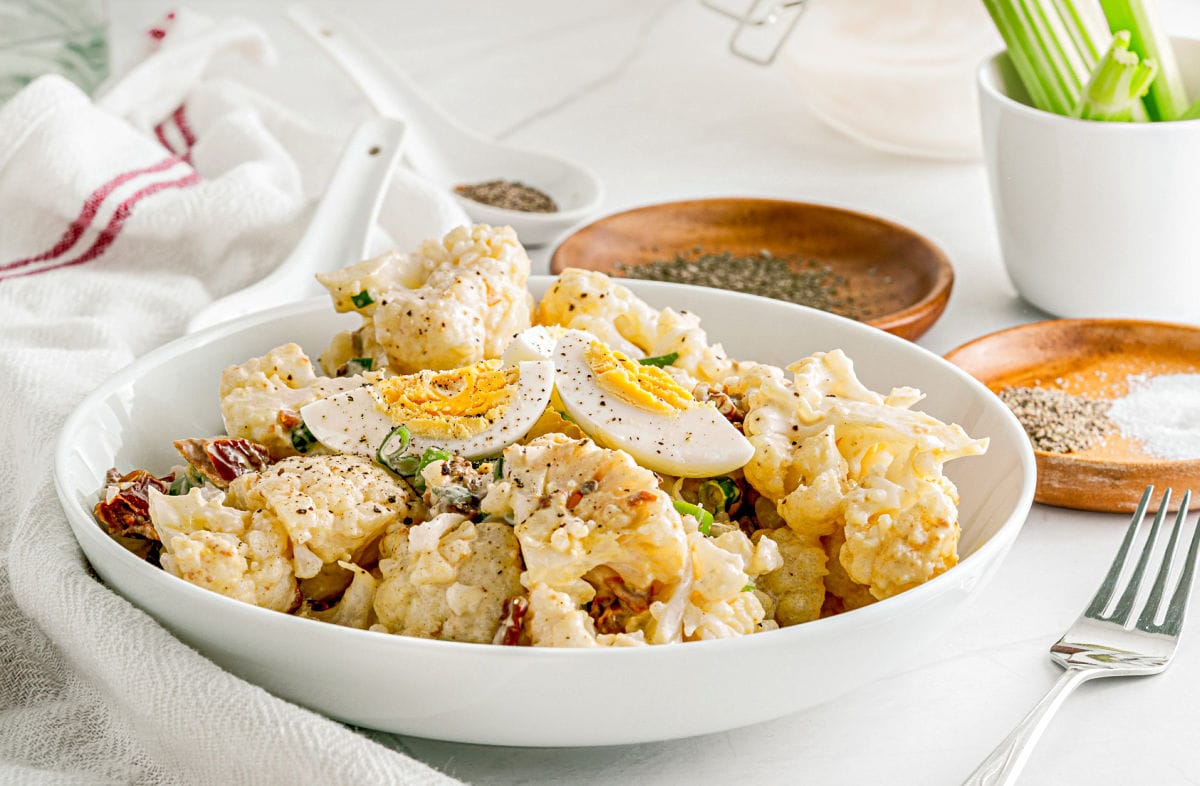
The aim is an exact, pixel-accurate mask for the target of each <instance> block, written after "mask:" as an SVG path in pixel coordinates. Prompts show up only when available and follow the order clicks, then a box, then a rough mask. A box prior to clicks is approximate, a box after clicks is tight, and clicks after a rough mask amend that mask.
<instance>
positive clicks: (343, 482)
mask: <svg viewBox="0 0 1200 786" xmlns="http://www.w3.org/2000/svg"><path fill="white" fill-rule="evenodd" d="M229 501H230V504H232V505H235V506H236V507H239V508H242V509H245V510H250V511H254V513H253V514H252V515H253V517H254V519H255V520H256V521H258V520H265V521H269V522H272V523H274V522H278V524H279V525H280V526H282V527H283V528H284V530H285V531H286V532H287V534H288V537H289V538H290V539H291V542H292V556H293V561H294V569H295V572H296V575H297V576H299V577H300V578H302V579H307V578H311V577H313V576H316V575H317V574H318V573H320V572H321V569H322V567H323V566H325V565H328V564H330V563H336V562H338V561H339V560H346V561H350V562H354V561H356V559H357V556H358V553H359V552H360V551H361V550H362V549H364V548H365V547H366V546H367V545H368V544H370V543H371V542H372V541H374V540H375V539H376V538H378V537H379V535H380V534H381V533H382V532H383V531H384V530H385V529H386V528H387V527H388V525H390V524H393V523H396V522H401V521H404V520H406V519H407V520H408V521H413V520H414V519H415V518H416V517H418V516H421V515H422V514H423V512H424V511H423V505H422V503H421V502H420V499H419V498H418V497H417V496H416V495H415V494H414V493H413V492H412V490H411V489H410V488H409V487H408V486H407V485H405V484H403V483H402V482H400V481H397V480H396V479H394V478H393V476H392V475H391V474H390V473H388V472H387V471H386V470H384V469H383V468H381V467H379V466H377V465H375V464H373V463H371V462H370V461H367V460H366V459H364V458H361V457H359V456H350V455H337V456H293V457H292V458H287V459H284V460H282V461H280V462H277V463H275V464H272V465H271V466H270V467H268V468H267V469H266V470H265V471H263V472H251V473H249V474H246V475H242V476H241V477H239V478H237V479H236V480H234V481H233V483H231V484H230V485H229Z"/></svg>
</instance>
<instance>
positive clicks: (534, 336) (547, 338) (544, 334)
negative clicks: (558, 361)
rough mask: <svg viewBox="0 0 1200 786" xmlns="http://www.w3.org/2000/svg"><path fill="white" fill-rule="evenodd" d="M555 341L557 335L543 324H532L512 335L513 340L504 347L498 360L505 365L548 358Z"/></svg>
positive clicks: (552, 351)
mask: <svg viewBox="0 0 1200 786" xmlns="http://www.w3.org/2000/svg"><path fill="white" fill-rule="evenodd" d="M557 341H558V336H555V335H554V334H552V333H551V332H550V330H549V329H547V328H546V327H545V326H544V325H534V326H533V327H531V328H526V329H525V330H522V331H521V332H520V333H518V334H517V335H515V336H513V340H512V341H510V342H509V344H508V346H507V347H505V348H504V354H503V355H501V356H500V362H501V363H502V364H503V365H505V366H515V365H516V364H518V363H520V362H521V361H524V360H550V358H551V356H553V355H554V345H555V343H556V342H557Z"/></svg>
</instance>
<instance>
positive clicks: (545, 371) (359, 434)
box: [300, 360, 554, 458]
mask: <svg viewBox="0 0 1200 786" xmlns="http://www.w3.org/2000/svg"><path fill="white" fill-rule="evenodd" d="M553 391H554V364H553V363H552V362H550V361H548V360H534V361H523V362H521V363H518V364H517V365H516V366H515V367H513V368H500V364H499V363H498V362H497V361H494V360H485V361H481V362H479V363H475V364H473V365H470V366H464V367H463V368H456V369H450V370H448V371H419V372H417V373H416V374H408V375H405V376H399V377H389V378H387V379H383V380H380V381H379V382H376V383H374V384H372V385H364V386H362V387H360V388H355V389H354V390H348V391H346V392H345V393H339V394H337V395H335V396H330V397H329V398H324V399H319V400H317V401H314V402H312V403H311V404H308V405H306V406H304V407H302V408H301V410H300V416H301V417H302V418H304V424H305V425H306V426H307V427H308V430H309V431H311V432H312V435H313V436H314V437H316V439H317V441H318V442H320V443H321V444H322V445H325V446H326V447H329V448H332V449H333V450H337V451H341V452H343V453H357V454H358V455H361V456H369V457H372V458H373V457H374V456H375V453H376V451H378V450H379V446H380V445H382V444H383V440H384V439H385V438H386V437H387V436H388V434H390V433H391V432H392V430H393V429H395V428H396V427H397V426H400V425H403V426H404V427H405V428H407V429H408V432H409V434H410V435H411V442H410V443H409V448H408V450H409V452H411V453H417V454H419V453H421V452H422V451H423V450H424V449H425V448H431V447H437V448H442V449H444V450H448V451H450V452H451V453H454V454H456V455H459V456H463V457H464V458H482V457H484V456H493V455H496V454H498V453H500V451H502V450H503V449H504V448H506V447H508V446H509V445H511V444H512V443H514V442H516V441H517V440H519V439H521V438H522V437H524V436H525V435H526V434H528V433H529V430H530V429H531V428H533V424H534V423H536V422H537V419H538V418H539V417H541V416H542V413H543V412H545V410H546V405H547V404H548V403H549V402H550V394H551V393H552V392H553Z"/></svg>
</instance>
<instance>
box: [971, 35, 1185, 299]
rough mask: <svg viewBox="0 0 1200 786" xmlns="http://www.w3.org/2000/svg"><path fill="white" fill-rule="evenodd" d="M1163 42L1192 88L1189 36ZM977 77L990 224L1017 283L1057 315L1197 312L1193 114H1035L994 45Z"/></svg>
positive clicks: (1019, 289) (1023, 292) (1021, 290)
mask: <svg viewBox="0 0 1200 786" xmlns="http://www.w3.org/2000/svg"><path fill="white" fill-rule="evenodd" d="M1172 43H1173V45H1174V50H1175V54H1176V56H1177V58H1178V60H1179V66H1180V70H1181V72H1182V73H1183V74H1184V75H1185V77H1187V78H1186V79H1185V81H1186V82H1187V83H1188V85H1187V86H1188V88H1189V95H1191V96H1193V97H1195V96H1200V41H1196V40H1193V39H1186V38H1175V39H1172ZM978 76H979V106H980V118H981V122H982V130H983V150H984V162H985V163H986V165H987V172H988V180H989V182H990V183H991V191H992V206H993V208H994V209H995V215H996V229H997V231H998V233H999V236H1000V250H1001V252H1002V253H1003V255H1004V266H1005V268H1006V269H1007V271H1008V276H1009V278H1010V279H1012V283H1013V286H1015V287H1016V289H1017V292H1019V293H1020V294H1021V296H1022V297H1024V298H1025V299H1026V300H1028V301H1029V302H1030V303H1032V304H1033V305H1035V306H1037V307H1038V308H1040V309H1042V310H1043V311H1047V312H1049V313H1051V314H1054V315H1056V316H1060V317H1080V318H1085V317H1113V318H1133V319H1159V320H1174V321H1194V320H1196V319H1198V318H1200V298H1198V297H1197V293H1198V292H1200V264H1197V254H1196V245H1195V234H1196V233H1195V224H1196V205H1197V204H1200V176H1198V175H1200V120H1183V121H1175V122H1169V123H1102V122H1096V121H1091V120H1077V119H1075V118H1072V117H1064V116H1062V115H1056V114H1053V113H1051V112H1043V111H1041V110H1039V109H1035V108H1034V107H1032V106H1030V105H1029V96H1028V93H1027V92H1026V91H1025V89H1024V87H1023V86H1022V85H1021V83H1020V79H1019V78H1018V77H1017V75H1016V73H1015V71H1014V70H1013V68H1012V65H1011V63H1010V62H1009V60H1008V55H1007V54H1004V53H1001V54H998V55H996V56H994V57H992V58H990V59H989V60H987V61H986V62H985V63H984V64H983V65H982V66H981V67H980V68H979V74H978Z"/></svg>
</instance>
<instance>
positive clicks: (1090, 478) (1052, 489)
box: [946, 319, 1200, 512]
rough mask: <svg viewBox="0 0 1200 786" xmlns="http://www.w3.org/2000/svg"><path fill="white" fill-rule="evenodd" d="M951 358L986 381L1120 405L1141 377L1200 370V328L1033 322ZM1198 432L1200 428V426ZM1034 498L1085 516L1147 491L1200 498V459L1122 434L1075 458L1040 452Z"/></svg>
mask: <svg viewBox="0 0 1200 786" xmlns="http://www.w3.org/2000/svg"><path fill="white" fill-rule="evenodd" d="M946 359H947V360H949V361H950V362H951V363H954V364H955V365H957V366H959V367H960V368H962V369H964V370H965V371H967V372H968V373H969V374H971V375H972V376H974V377H975V378H977V379H979V380H980V381H981V382H983V383H984V384H985V385H987V386H988V387H989V388H991V390H992V391H993V392H997V391H999V390H1001V389H1002V388H1006V387H1046V388H1058V389H1060V390H1063V391H1064V392H1066V393H1070V394H1072V395H1084V396H1088V397H1089V398H1098V399H1116V398H1120V397H1122V396H1124V395H1125V394H1126V393H1128V392H1129V378H1130V377H1131V376H1135V375H1142V374H1145V375H1149V376H1157V375H1160V374H1193V373H1198V372H1200V328H1197V327H1193V326H1191V325H1177V324H1170V323H1166V322H1144V321H1140V320H1127V319H1059V320H1050V321H1047V322H1034V323H1032V324H1028V325H1021V326H1019V327H1015V328H1010V329H1008V330H1002V331H1000V332H998V333H992V334H990V335H987V336H983V337H982V338H978V339H976V340H974V341H971V342H969V343H967V344H964V345H962V346H961V347H959V348H958V349H955V350H953V351H951V352H950V353H949V354H948V355H946ZM1197 427H1198V428H1200V424H1197ZM1034 454H1035V456H1036V457H1037V468H1038V483H1037V492H1036V494H1035V496H1034V498H1035V499H1036V500H1037V501H1038V502H1043V503H1045V504H1047V505H1058V506H1059V507H1065V508H1076V509H1079V510H1102V511H1110V512H1129V511H1132V510H1133V509H1134V508H1135V507H1136V506H1137V502H1138V500H1139V499H1140V498H1141V496H1142V491H1143V490H1144V489H1145V487H1146V486H1147V485H1151V484H1153V485H1154V486H1156V487H1157V488H1158V489H1159V490H1161V489H1164V488H1167V487H1168V486H1169V487H1170V488H1172V489H1174V490H1175V492H1176V493H1175V494H1174V497H1175V501H1176V502H1177V501H1178V499H1179V497H1180V495H1181V494H1182V492H1183V490H1184V489H1192V490H1193V491H1194V492H1197V493H1200V459H1198V460H1186V461H1177V460H1176V461H1172V460H1167V459H1161V458H1157V457H1155V456H1152V455H1148V454H1147V453H1146V452H1145V451H1144V450H1143V449H1142V447H1141V446H1140V445H1139V444H1137V443H1136V442H1134V441H1132V440H1130V439H1127V438H1126V437H1124V436H1122V435H1121V434H1120V433H1119V432H1118V433H1113V434H1111V435H1109V436H1108V437H1107V438H1105V439H1104V440H1103V441H1102V442H1100V443H1098V444H1096V445H1094V446H1092V447H1091V448H1088V449H1087V450H1085V451H1080V452H1078V453H1046V452H1044V451H1040V450H1035V451H1034Z"/></svg>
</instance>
